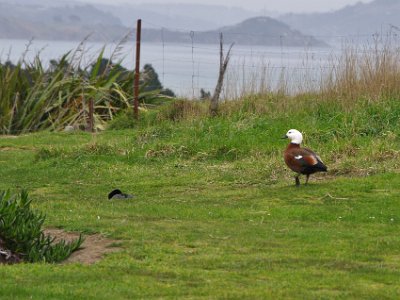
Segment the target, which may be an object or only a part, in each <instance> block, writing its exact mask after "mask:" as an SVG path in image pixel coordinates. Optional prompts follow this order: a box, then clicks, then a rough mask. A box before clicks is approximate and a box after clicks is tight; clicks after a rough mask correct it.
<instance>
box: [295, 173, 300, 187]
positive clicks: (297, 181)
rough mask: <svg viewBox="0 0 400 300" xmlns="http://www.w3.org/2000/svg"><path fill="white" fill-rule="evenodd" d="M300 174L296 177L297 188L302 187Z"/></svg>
mask: <svg viewBox="0 0 400 300" xmlns="http://www.w3.org/2000/svg"><path fill="white" fill-rule="evenodd" d="M299 177H300V174H297V176H296V177H295V179H296V186H299V185H300V178H299Z"/></svg>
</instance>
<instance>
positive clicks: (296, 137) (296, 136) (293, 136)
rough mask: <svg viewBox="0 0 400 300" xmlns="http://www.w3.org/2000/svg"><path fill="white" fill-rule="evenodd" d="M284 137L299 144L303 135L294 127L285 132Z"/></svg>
mask: <svg viewBox="0 0 400 300" xmlns="http://www.w3.org/2000/svg"><path fill="white" fill-rule="evenodd" d="M285 137H286V138H288V139H289V140H290V142H291V143H292V144H298V145H300V144H301V142H302V141H303V135H302V134H301V132H300V131H298V130H296V129H290V130H289V131H288V132H287V133H286V136H285Z"/></svg>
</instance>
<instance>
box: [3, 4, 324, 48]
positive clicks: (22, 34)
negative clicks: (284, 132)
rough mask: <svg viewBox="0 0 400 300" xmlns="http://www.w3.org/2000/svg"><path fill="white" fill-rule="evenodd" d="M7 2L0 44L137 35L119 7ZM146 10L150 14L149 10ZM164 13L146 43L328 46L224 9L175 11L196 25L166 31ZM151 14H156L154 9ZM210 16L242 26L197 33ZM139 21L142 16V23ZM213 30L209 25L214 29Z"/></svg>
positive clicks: (146, 33) (146, 31)
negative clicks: (4, 41) (221, 39)
mask: <svg viewBox="0 0 400 300" xmlns="http://www.w3.org/2000/svg"><path fill="white" fill-rule="evenodd" d="M2 1H4V0H0V38H9V39H26V40H29V39H31V38H35V39H44V40H78V41H80V40H83V39H84V38H86V37H87V36H89V35H90V40H92V41H93V40H96V41H102V42H111V41H119V40H120V39H122V38H123V37H124V36H125V35H126V34H127V33H128V32H129V31H130V30H131V31H133V30H134V28H133V25H132V26H127V24H126V22H128V21H127V20H125V23H123V22H122V21H121V19H120V17H123V14H122V12H121V13H120V14H118V13H117V12H118V11H120V10H121V8H119V7H117V6H115V7H114V8H111V7H110V6H102V5H96V6H94V5H80V4H76V3H75V4H65V3H63V4H62V5H61V6H57V5H56V3H51V2H48V0H32V2H26V1H27V0H16V2H15V3H9V2H2ZM71 3H74V2H71ZM124 7H125V6H124ZM126 7H129V6H126ZM140 7H142V8H146V7H147V6H146V5H145V4H143V5H141V6H140ZM163 7H164V8H166V7H169V6H163V5H160V7H158V8H152V10H151V11H152V13H153V14H155V15H153V18H152V19H150V20H149V19H144V18H143V27H142V28H143V34H142V37H143V41H148V42H161V41H162V40H163V41H165V42H170V43H188V42H191V36H190V32H192V33H193V34H194V35H193V38H194V41H195V43H208V44H212V43H219V33H220V32H222V33H223V34H224V41H225V43H232V42H235V43H236V44H239V45H266V46H327V45H326V44H325V43H324V42H322V41H318V40H317V39H315V38H313V37H311V36H306V35H304V34H302V33H301V32H299V31H297V30H293V29H291V28H290V27H289V26H288V25H286V24H284V23H282V22H281V21H277V20H275V19H272V18H270V17H252V18H249V19H246V20H242V18H243V15H241V13H243V12H246V11H245V10H242V9H238V8H222V7H220V6H216V7H212V6H206V5H186V6H185V5H175V6H174V5H172V6H171V7H174V12H173V13H170V14H169V15H170V17H173V18H178V16H180V18H181V19H180V20H181V21H184V20H185V18H186V19H191V20H192V21H194V23H191V24H190V23H187V24H189V25H187V26H183V24H182V26H183V27H182V28H183V29H185V28H187V31H181V30H179V29H174V28H173V27H172V29H162V27H161V25H163V23H162V22H163V19H161V20H159V19H158V18H157V17H160V16H161V15H162V13H163V11H162V8H163ZM122 8H123V7H122ZM188 8H191V9H192V13H191V14H187V15H185V12H187V9H188ZM148 9H149V11H150V8H148ZM113 10H114V11H113ZM207 11H208V13H207ZM125 13H126V14H127V15H125V17H123V18H128V16H129V15H130V11H129V10H128V9H127V10H126V12H125ZM157 14H159V15H157ZM219 14H221V18H220V19H219V18H218V15H219ZM222 14H224V16H225V17H223V16H222ZM166 15H168V11H164V16H166ZM206 15H207V16H208V18H210V19H213V20H215V24H219V23H220V22H222V20H224V19H229V20H230V21H229V22H234V21H235V20H236V22H235V25H230V26H219V28H218V27H214V28H218V29H213V30H207V31H204V30H195V29H194V27H195V25H194V24H195V23H196V22H199V23H204V22H205V21H204V19H203V21H201V20H202V19H201V18H202V16H203V17H204V16H206ZM244 15H251V13H250V12H247V13H244ZM117 16H118V17H117ZM139 16H140V13H139V15H138V16H137V17H139ZM196 18H199V19H196ZM153 19H154V20H153ZM130 20H131V21H130V22H133V23H135V21H136V18H135V17H133V16H131V18H130ZM153 22H155V23H153ZM225 24H226V23H225ZM211 25H212V24H208V26H211ZM191 26H194V27H191ZM152 27H153V28H152ZM154 27H155V28H157V29H155V28H154Z"/></svg>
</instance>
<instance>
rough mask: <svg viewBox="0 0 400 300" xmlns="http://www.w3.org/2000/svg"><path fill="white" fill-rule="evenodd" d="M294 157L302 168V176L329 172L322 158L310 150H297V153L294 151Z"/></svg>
mask: <svg viewBox="0 0 400 300" xmlns="http://www.w3.org/2000/svg"><path fill="white" fill-rule="evenodd" d="M292 155H293V158H294V161H296V163H297V164H298V165H299V166H301V171H300V173H302V174H312V173H315V172H325V171H327V170H328V169H327V167H326V166H325V164H324V163H323V161H322V160H321V158H320V157H319V156H318V155H317V154H316V153H315V152H314V151H312V150H310V149H307V148H300V149H296V151H293V153H292Z"/></svg>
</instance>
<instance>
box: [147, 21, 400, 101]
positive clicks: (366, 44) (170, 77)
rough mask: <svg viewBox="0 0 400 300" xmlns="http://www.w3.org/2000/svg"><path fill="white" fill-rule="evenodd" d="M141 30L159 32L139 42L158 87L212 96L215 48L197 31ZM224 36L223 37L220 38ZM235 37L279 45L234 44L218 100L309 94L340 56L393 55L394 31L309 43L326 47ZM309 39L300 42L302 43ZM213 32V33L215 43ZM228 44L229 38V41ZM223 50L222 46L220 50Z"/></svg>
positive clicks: (282, 39) (216, 61)
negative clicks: (177, 36)
mask: <svg viewBox="0 0 400 300" xmlns="http://www.w3.org/2000/svg"><path fill="white" fill-rule="evenodd" d="M143 24H144V28H146V26H147V27H151V28H153V30H155V29H154V28H157V29H156V30H159V40H157V39H154V38H153V39H152V41H151V42H144V43H143V46H142V47H143V49H144V50H143V52H142V53H143V54H142V57H143V58H142V62H143V63H150V64H152V65H153V67H154V68H155V70H156V71H157V72H158V73H159V74H161V76H160V79H161V82H162V83H163V85H164V86H165V87H167V88H170V89H172V90H173V91H174V92H175V93H176V94H177V95H178V96H182V97H186V98H193V99H197V98H199V97H200V96H201V94H202V93H201V90H203V92H211V93H212V92H213V89H214V87H215V85H216V82H217V77H218V69H219V45H218V44H217V43H215V44H203V43H201V42H200V41H198V40H197V37H198V36H200V35H201V34H203V33H201V32H197V31H193V30H187V29H183V28H166V27H164V26H162V25H160V24H155V23H153V22H146V21H143ZM166 31H180V32H181V33H183V35H186V39H185V40H186V42H181V43H172V42H169V41H168V40H167V39H166V37H165V32H166ZM226 35H228V34H224V37H225V36H226ZM229 35H231V36H235V37H243V36H247V37H248V36H252V37H255V38H261V37H262V38H263V39H266V38H267V39H268V38H270V39H275V40H279V41H280V43H279V45H276V46H262V45H257V44H256V43H254V44H246V45H242V44H236V45H234V47H233V49H232V57H231V61H230V63H229V67H228V72H227V74H226V78H225V85H224V89H223V97H225V98H237V97H241V96H243V95H245V94H249V93H254V92H262V91H263V90H266V89H267V90H277V89H282V88H285V90H286V92H289V93H296V92H299V91H303V90H315V89H319V88H320V87H321V83H322V82H323V81H324V80H325V79H326V78H327V77H329V76H332V73H333V72H335V71H337V70H335V68H337V66H338V64H339V63H340V60H341V59H342V57H343V53H344V52H345V51H347V52H348V53H347V54H349V53H350V54H351V55H355V56H372V55H375V56H379V55H382V53H384V52H385V51H388V48H390V49H391V50H393V51H397V49H398V48H399V36H398V32H397V31H393V30H388V32H383V31H382V32H380V33H374V34H368V33H365V34H357V35H345V36H340V35H331V36H328V35H325V36H315V37H314V38H317V39H322V40H323V41H328V42H327V43H329V46H327V47H321V46H310V45H306V44H307V41H306V40H305V41H304V44H305V45H304V46H302V47H299V46H297V47H291V46H288V44H289V42H285V39H288V40H289V39H290V37H286V36H278V35H265V34H260V33H253V34H249V33H243V32H229ZM308 38H309V37H307V36H306V37H305V39H308ZM217 40H218V33H215V41H217ZM233 40H234V38H233ZM225 47H226V48H228V47H229V45H228V44H226V45H225Z"/></svg>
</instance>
